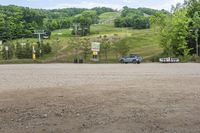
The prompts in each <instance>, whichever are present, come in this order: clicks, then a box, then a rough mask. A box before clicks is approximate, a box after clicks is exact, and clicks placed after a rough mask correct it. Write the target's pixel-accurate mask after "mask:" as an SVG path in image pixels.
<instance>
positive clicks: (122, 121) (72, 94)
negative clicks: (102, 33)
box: [0, 63, 200, 133]
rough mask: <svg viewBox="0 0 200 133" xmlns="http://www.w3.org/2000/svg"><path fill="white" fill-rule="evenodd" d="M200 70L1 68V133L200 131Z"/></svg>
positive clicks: (117, 66)
mask: <svg viewBox="0 0 200 133" xmlns="http://www.w3.org/2000/svg"><path fill="white" fill-rule="evenodd" d="M199 110H200V64H195V63H187V64H156V63H155V64H151V63H150V64H140V65H136V64H98V65H96V64H81V65H76V64H39V65H0V132H2V133H4V132H5V133H11V132H12V133H27V132H33V133H40V132H41V133H164V132H166V133H168V132H169V133H188V132H190V133H197V132H200V126H199V125H200V111H199Z"/></svg>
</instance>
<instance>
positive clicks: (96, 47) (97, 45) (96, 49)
mask: <svg viewBox="0 0 200 133" xmlns="http://www.w3.org/2000/svg"><path fill="white" fill-rule="evenodd" d="M91 48H92V51H93V52H99V51H100V43H99V42H92V44H91Z"/></svg>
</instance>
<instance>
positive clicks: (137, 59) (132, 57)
mask: <svg viewBox="0 0 200 133" xmlns="http://www.w3.org/2000/svg"><path fill="white" fill-rule="evenodd" d="M119 61H120V62H121V63H126V64H127V63H137V64H140V63H141V62H142V61H143V58H142V57H141V56H139V55H136V54H130V55H129V56H125V57H122V58H121V59H120V60H119Z"/></svg>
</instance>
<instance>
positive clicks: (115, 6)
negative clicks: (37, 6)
mask: <svg viewBox="0 0 200 133" xmlns="http://www.w3.org/2000/svg"><path fill="white" fill-rule="evenodd" d="M70 7H77V8H88V9H90V8H93V7H111V8H113V9H122V7H123V5H120V4H111V3H98V2H89V1H88V2H87V1H82V2H80V3H77V4H70V3H63V4H58V5H56V6H55V7H53V8H70Z"/></svg>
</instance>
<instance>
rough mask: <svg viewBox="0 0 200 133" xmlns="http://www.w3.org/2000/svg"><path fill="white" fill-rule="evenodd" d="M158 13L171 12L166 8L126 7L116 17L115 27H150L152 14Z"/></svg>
mask: <svg viewBox="0 0 200 133" xmlns="http://www.w3.org/2000/svg"><path fill="white" fill-rule="evenodd" d="M157 13H162V14H169V12H167V11H165V10H161V11H159V10H154V9H150V8H138V9H135V8H128V7H124V8H123V10H122V12H121V16H120V17H119V18H117V19H115V27H132V28H133V29H148V28H150V24H151V23H150V16H155V15H156V14H157Z"/></svg>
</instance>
